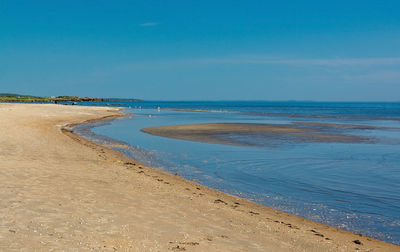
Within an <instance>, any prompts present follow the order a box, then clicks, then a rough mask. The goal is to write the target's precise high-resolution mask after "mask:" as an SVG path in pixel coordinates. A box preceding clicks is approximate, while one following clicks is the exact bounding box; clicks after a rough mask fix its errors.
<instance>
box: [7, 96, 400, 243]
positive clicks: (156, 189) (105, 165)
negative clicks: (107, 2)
mask: <svg viewBox="0 0 400 252" xmlns="http://www.w3.org/2000/svg"><path fill="white" fill-rule="evenodd" d="M23 106H32V105H21V106H20V105H10V106H9V107H13V108H17V107H23ZM45 106H47V107H49V106H51V107H49V108H51V110H52V111H51V113H53V114H52V116H54V117H58V116H59V115H58V111H57V107H54V106H57V105H44V106H42V107H45ZM58 106H62V105H58ZM3 107H4V105H3V104H2V103H0V111H2V110H1V109H2V108H3ZM6 107H7V106H6ZM36 107H40V106H36ZM69 108H70V106H68V107H63V109H64V110H67V111H68V110H69ZM96 109H98V111H97V112H98V114H95V113H94V112H91V111H92V110H93V111H96ZM17 110H18V108H17ZM43 110H45V108H43ZM53 110H54V111H53ZM72 110H80V111H85V113H88V114H87V115H86V116H85V115H83V116H82V115H81V116H80V117H79V118H77V117H74V116H71V115H68V117H69V118H63V117H62V116H59V117H60V119H59V121H69V122H67V123H66V124H64V125H58V126H57V124H54V122H47V123H48V124H49V125H50V126H51V125H52V126H51V127H52V128H54V127H59V128H58V130H59V131H58V132H59V133H57V131H54V132H52V136H53V137H57V138H59V139H62V138H61V136H67V137H68V139H70V141H67V140H66V139H65V140H64V142H60V141H55V143H58V144H61V145H63V144H64V145H66V146H70V147H71V151H70V152H68V155H67V159H65V160H66V161H68V162H67V164H68V163H71V164H72V163H73V164H74V167H77V168H78V169H72V170H73V171H75V172H80V173H81V176H83V177H87V178H91V179H92V180H93V178H95V180H96V179H97V180H99V179H100V178H101V179H100V180H99V181H103V182H102V183H100V185H102V186H101V187H98V186H99V182H93V181H92V180H87V181H86V183H89V182H90V183H89V184H90V185H87V184H86V183H83V184H80V186H81V187H82V190H84V189H87V190H86V191H90V192H91V194H93V195H92V196H93V198H94V199H96V200H95V201H96V202H97V201H102V204H104V205H107V207H108V210H109V211H110V212H112V213H113V216H114V218H115V219H122V220H120V221H119V222H118V223H120V224H121V226H119V227H114V226H113V225H115V224H111V223H107V224H109V225H105V226H102V225H100V226H98V225H97V226H96V224H95V222H93V223H91V224H92V226H93V227H97V229H96V228H95V229H94V230H96V234H97V235H94V237H92V238H91V239H88V238H86V240H93V241H92V243H93V244H96V246H92V247H94V248H100V247H101V248H102V249H103V250H108V249H111V248H112V247H113V246H114V248H116V246H117V245H118V246H120V248H132V249H133V248H135V249H136V250H137V251H146V250H148V249H149V248H154V249H159V250H160V251H164V250H175V251H183V250H188V251H243V250H245V251H337V250H343V251H354V250H356V249H357V248H358V249H359V250H360V251H368V250H369V251H398V250H399V248H400V247H399V246H397V245H394V244H390V243H386V242H383V241H379V240H375V239H372V238H369V237H366V236H363V235H357V234H354V233H351V232H348V231H343V230H340V229H337V228H335V227H330V226H327V225H324V224H320V223H317V222H314V221H311V220H307V219H304V218H302V217H299V216H295V215H290V214H287V213H284V212H282V211H279V210H275V209H272V208H269V207H266V206H263V205H260V204H257V203H254V202H251V201H248V200H246V199H242V198H239V197H236V196H233V195H229V194H226V193H223V192H220V191H217V190H215V189H212V188H208V187H205V186H202V185H199V184H197V183H195V182H193V181H189V180H186V179H184V178H181V177H179V176H176V175H173V174H169V173H167V172H164V171H161V170H158V169H155V168H152V167H148V166H145V165H143V164H141V163H139V162H137V161H135V160H133V159H131V158H129V157H127V156H125V155H124V154H123V153H121V152H118V151H115V150H112V149H109V148H107V147H105V146H102V145H98V144H96V143H93V142H90V141H88V140H86V139H84V138H82V137H80V136H78V135H76V134H74V133H73V130H71V128H72V127H73V126H74V125H77V124H84V123H89V121H90V120H91V122H93V121H102V120H105V119H107V118H108V119H110V118H115V117H120V116H130V115H126V114H122V113H121V112H119V111H118V110H117V108H113V109H111V108H110V107H107V108H100V107H94V108H88V107H78V106H77V107H74V108H73V109H72ZM99 111H100V112H99ZM29 112H31V111H29ZM68 112H71V111H68ZM73 112H74V111H72V114H73ZM21 113H22V112H21ZM36 113H37V116H39V115H41V113H44V112H43V111H42V108H39V109H38V111H36ZM49 113H50V112H49ZM106 113H109V114H108V115H105V114H106ZM3 114H7V113H6V112H5V113H3ZM0 116H4V115H1V114H0ZM34 116H35V115H34ZM11 117H13V116H12V115H11ZM17 117H18V115H17ZM39 117H40V116H39ZM85 117H89V118H85ZM2 119H3V118H2ZM40 119H41V120H40ZM72 119H73V120H72ZM78 119H79V120H78ZM84 119H85V120H84ZM21 120H22V122H24V121H26V120H23V119H21ZM49 120H50V119H49ZM71 120H72V122H71ZM74 120H75V121H74ZM28 121H29V120H28ZM39 121H45V119H44V120H43V118H39ZM0 125H1V126H4V125H2V124H0ZM6 126H7V125H6ZM16 126H18V125H16ZM39 131H40V130H39ZM60 133H61V134H60ZM40 134H42V135H43V134H44V135H46V134H50V133H46V132H43V130H42V131H40ZM57 134H59V135H57ZM0 136H2V135H1V133H0ZM14 137H16V139H17V138H18V137H19V138H21V137H23V136H14ZM6 142H7V141H6ZM26 144H27V145H28V144H29V143H28V142H26ZM6 146H7V145H6ZM52 146H53V147H52ZM78 146H80V147H78ZM36 147H37V146H36ZM41 147H42V146H41ZM48 147H49V148H54V145H50V144H49V146H48ZM6 148H7V147H6ZM11 150H12V148H11ZM79 151H81V152H82V153H79ZM39 152H40V151H39ZM61 152H62V149H60V153H59V154H60V155H61V154H62V153H61ZM74 152H75V153H74ZM85 153H86V154H87V155H82V154H85ZM0 154H1V153H0ZM45 154H46V153H45ZM78 154H79V155H81V157H82V159H88V160H83V161H82V162H81V160H79V159H77V158H76V157H78V156H79V155H78ZM89 154H90V155H89ZM74 155H75V156H74ZM61 156H62V155H61ZM88 156H90V158H88ZM19 158H21V157H19ZM50 159H51V157H50V158H49V160H50ZM34 160H35V159H33V162H36V161H34ZM49 160H46V159H43V160H41V162H40V163H39V166H38V168H37V169H38V170H40V167H42V166H46V164H47V162H48V161H49ZM14 161H15V160H14ZM20 161H21V162H20V163H24V160H23V157H22V160H21V159H20ZM50 161H51V162H50V163H52V162H56V163H57V165H59V166H60V168H63V169H68V168H69V167H67V166H66V165H65V164H58V162H59V160H57V158H56V159H51V160H50ZM14 163H18V162H14ZM7 164H8V163H7V161H5V160H4V157H3V156H2V155H0V167H7V166H3V165H7ZM88 164H90V167H91V169H90V170H89V172H87V171H86V170H82V169H81V167H86V166H85V165H88ZM9 165H10V164H9ZM25 165H26V164H25ZM63 165H64V166H63ZM23 167H24V164H22V167H21V168H23ZM99 167H100V168H101V169H99ZM44 168H45V169H44V170H46V167H44ZM59 171H60V170H58V169H56V170H55V171H53V173H54V174H53V175H52V176H57V174H58V172H59ZM8 172H9V173H12V172H13V171H12V169H11V170H9V171H8ZM102 172H104V173H105V174H103V173H102ZM72 174H74V173H71V174H67V175H68V176H66V177H65V178H66V179H68V178H71V175H72ZM110 175H111V177H109V176H110ZM2 180H3V179H2ZM2 180H1V181H2ZM1 181H0V182H1ZM88 181H89V182H88ZM17 182H19V181H16V183H17ZM47 182H48V181H47ZM83 182H85V181H83ZM92 182H93V183H92ZM104 182H106V184H104ZM67 184H68V183H67ZM104 185H108V187H107V186H106V188H107V189H105V188H103V187H104ZM64 189H68V187H66V188H64ZM94 189H96V190H94ZM93 190H94V191H93ZM97 190H100V191H99V192H98V191H97ZM104 190H105V191H104ZM67 191H68V190H67ZM62 193H68V192H65V191H62ZM111 195H120V196H121V198H119V199H114V198H113V197H110V196H111ZM0 196H1V195H0ZM81 196H82V197H83V198H85V195H81ZM98 196H103V198H99V197H98ZM122 196H124V197H122ZM36 197H39V198H40V195H39V196H38V195H36ZM55 197H57V195H52V197H51V199H53V198H55ZM11 198H12V197H11ZM122 198H124V199H129V200H122ZM107 199H109V200H110V201H111V202H108V201H107ZM149 201H151V202H150V203H149ZM111 203H113V204H116V205H118V208H114V207H113V204H111ZM87 207H88V208H87V209H86V210H87V212H88V213H87V215H86V217H85V218H87V219H90V216H93V215H95V216H97V217H99V218H100V219H102V214H101V212H100V213H99V212H97V208H90V206H87ZM121 207H122V208H126V209H127V208H130V209H131V210H132V211H133V212H140V213H141V214H140V215H137V214H135V213H132V212H131V211H129V212H128V211H124V210H121V209H120V208H121ZM26 209H29V207H28V208H23V210H26ZM52 210H53V211H55V212H57V211H60V210H59V209H58V210H57V208H56V209H52ZM70 211H71V212H74V211H77V209H76V207H72V208H70ZM0 213H1V216H3V213H2V212H1V211H0ZM45 213H46V211H45ZM36 217H38V218H40V215H39V216H36ZM53 217H54V216H53ZM58 217H60V216H58ZM103 218H104V216H103ZM61 219H62V218H61ZM48 221H49V222H52V223H55V224H57V223H58V222H59V221H60V220H59V218H50V219H48ZM132 221H135V222H134V223H135V224H137V223H139V224H140V225H133V224H132V225H133V226H132V227H131V228H130V229H129V230H128V231H127V230H125V229H123V228H121V227H122V226H123V225H126V223H131V222H132ZM122 223H125V224H122ZM58 224H60V223H58ZM154 228H156V230H157V231H155V230H154ZM14 229H17V228H14ZM14 229H9V230H13V231H14V232H11V231H9V230H8V232H6V233H5V234H6V235H7V236H10V235H14V236H15V235H16V234H17V233H18V234H19V233H20V231H19V230H14ZM75 229H77V227H75ZM75 229H73V230H75ZM110 229H111V230H114V233H113V235H112V236H108V235H107V234H106V233H107V232H105V233H104V232H99V230H110ZM78 230H79V229H78ZM89 230H93V229H89ZM122 230H124V232H127V233H130V234H131V236H128V237H130V239H128V238H127V237H126V236H124V235H122V233H124V232H122ZM149 230H152V232H149ZM69 231H71V230H69ZM143 231H145V232H144V233H145V234H146V235H145V236H143V235H142V234H143ZM82 232H83V233H85V231H82ZM86 232H88V230H86ZM182 232H183V233H185V234H186V235H182V234H181V233H182ZM91 235H93V234H91ZM134 235H136V237H135V236H134ZM3 236H4V232H3V229H0V248H3V247H2V246H3V245H2V244H1V243H2V242H1V239H2V238H1V237H3ZM33 236H35V235H33ZM89 236H90V235H89ZM50 237H53V236H50ZM110 237H113V238H110ZM115 237H119V238H118V239H116V238H115ZM138 237H139V238H138ZM174 237H175V238H174ZM29 238H32V237H31V236H29V235H27V236H25V239H28V240H29ZM21 239H22V237H21ZM81 239H83V238H81ZM50 240H51V238H50ZM73 240H74V239H72V240H71V241H70V243H68V242H67V243H66V244H65V245H66V247H68V248H72V247H74V248H89V247H90V246H86V247H82V246H79V244H78V246H77V245H76V244H75V243H73ZM83 240H84V239H83ZM100 240H102V241H100ZM13 241H14V242H17V244H19V245H20V246H19V248H21V246H23V244H24V243H23V241H21V240H19V243H18V239H17V240H15V239H14V240H13ZM95 241H97V242H98V244H97V243H96V242H95ZM133 241H134V242H133ZM144 241H146V242H144ZM103 243H104V244H106V245H103ZM72 244H74V245H73V246H72ZM86 244H89V242H86ZM99 244H100V245H102V246H97V245H99ZM68 245H70V246H68ZM152 246H153V247H152ZM17 247H18V246H17ZM36 248H46V247H41V246H36Z"/></svg>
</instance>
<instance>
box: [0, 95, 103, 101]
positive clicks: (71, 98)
mask: <svg viewBox="0 0 400 252" xmlns="http://www.w3.org/2000/svg"><path fill="white" fill-rule="evenodd" d="M81 101H104V99H102V98H90V97H79V96H57V97H38V96H30V95H18V94H0V102H81Z"/></svg>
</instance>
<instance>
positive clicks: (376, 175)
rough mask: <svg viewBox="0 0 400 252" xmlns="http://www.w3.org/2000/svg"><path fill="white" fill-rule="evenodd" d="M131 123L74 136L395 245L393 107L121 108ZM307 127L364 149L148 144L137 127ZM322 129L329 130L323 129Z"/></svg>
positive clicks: (398, 193) (398, 197)
mask: <svg viewBox="0 0 400 252" xmlns="http://www.w3.org/2000/svg"><path fill="white" fill-rule="evenodd" d="M79 104H80V105H87V106H93V105H96V106H99V105H100V106H117V107H123V109H122V111H123V112H125V113H128V114H131V116H129V117H122V118H117V119H114V120H110V121H103V122H96V123H91V124H85V125H79V126H77V127H75V128H74V131H75V132H76V133H77V134H79V135H81V136H83V137H85V138H88V139H89V140H92V141H95V142H97V143H100V144H104V145H106V146H109V147H111V148H114V149H116V150H118V151H121V152H123V153H124V154H126V155H128V156H130V157H132V158H134V159H136V160H138V161H140V162H142V163H144V164H146V165H149V166H152V167H155V168H157V169H161V170H164V171H167V172H169V173H172V174H178V175H179V176H182V177H184V178H186V179H189V180H193V181H196V182H197V183H200V184H203V185H205V186H208V187H212V188H215V189H218V190H220V191H223V192H226V193H229V194H233V195H236V196H239V197H242V198H246V199H248V200H251V201H254V202H256V203H259V204H263V205H266V206H268V207H272V208H275V209H279V210H282V211H285V212H287V213H291V214H295V215H298V216H302V217H304V218H307V219H311V220H314V221H317V222H320V223H324V224H327V225H331V226H335V227H338V228H341V229H344V230H348V231H351V232H354V233H360V234H363V235H367V236H370V237H373V238H376V239H379V240H383V241H387V242H391V243H394V244H398V245H400V103H383V102H382V103H381V102H373V103H372V102H365V103H360V102H296V101H288V102H267V101H135V102H132V101H124V100H119V101H116V102H98V103H93V102H91V103H85V102H82V103H79ZM201 123H247V124H253V123H254V124H273V125H289V126H291V125H304V123H306V124H308V125H309V126H308V127H315V128H316V129H322V130H323V132H324V133H334V134H340V135H351V136H359V137H362V138H363V139H368V140H367V141H354V142H341V141H338V142H335V141H329V142H323V141H303V140H301V139H300V140H299V139H294V138H291V137H285V136H271V135H265V134H257V133H252V134H236V133H232V134H228V135H226V136H225V137H228V138H229V139H232V140H234V141H235V142H238V143H241V144H239V145H225V144H213V143H204V142H194V141H188V140H179V139H173V138H167V137H160V136H155V135H150V134H147V133H144V132H142V131H141V129H143V128H147V127H155V126H166V125H183V124H201ZM326 125H330V126H329V127H326Z"/></svg>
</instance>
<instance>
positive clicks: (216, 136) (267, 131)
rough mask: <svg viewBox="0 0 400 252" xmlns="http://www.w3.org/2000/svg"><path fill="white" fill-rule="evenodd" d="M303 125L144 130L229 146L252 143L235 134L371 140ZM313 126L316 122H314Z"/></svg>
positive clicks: (288, 138)
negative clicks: (244, 141)
mask: <svg viewBox="0 0 400 252" xmlns="http://www.w3.org/2000/svg"><path fill="white" fill-rule="evenodd" d="M299 125H301V127H299V126H298V125H295V124H294V125H278V124H255V123H205V124H185V125H169V126H160V127H150V128H144V129H142V130H141V131H142V132H145V133H148V134H151V135H156V136H163V137H169V138H177V139H182V140H189V141H198V142H206V143H216V144H229V145H251V144H249V143H243V142H238V141H235V139H234V138H230V137H229V136H230V135H231V134H236V135H240V134H242V135H251V134H257V135H265V136H267V137H269V138H271V139H279V138H285V141H302V142H345V143H355V142H366V141H370V139H368V138H364V137H359V136H352V135H344V134H333V133H327V132H326V131H324V130H323V129H317V128H315V127H309V128H307V127H306V126H304V125H306V124H299ZM311 126H315V125H313V124H312V125H311ZM254 145H256V144H254Z"/></svg>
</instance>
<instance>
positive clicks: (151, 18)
mask: <svg viewBox="0 0 400 252" xmlns="http://www.w3.org/2000/svg"><path fill="white" fill-rule="evenodd" d="M1 92H3V93H4V92H7V93H21V94H33V95H42V96H53V95H80V96H97V97H125V98H128V97H135V98H142V99H150V100H160V99H161V100H241V99H242V100H322V101H400V1H398V0H392V1H391V0H387V1H385V0H377V1H369V0H352V1H349V0H346V1H342V0H335V1H328V0H327V1H321V0H318V1H307V0H304V1H298V0H293V1H267V0H264V1H251V0H248V1H243V0H242V1H234V0H230V1H218V0H213V1H206V0H202V1H190V0H181V1H175V0H165V1H151V0H143V1H133V0H132V1H129V0H107V1H102V0H86V1H85V0H79V1H73V0H64V1H62V0H49V1H41V0H35V1H32V0H29V1H19V0H9V1H7V0H0V93H1Z"/></svg>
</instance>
